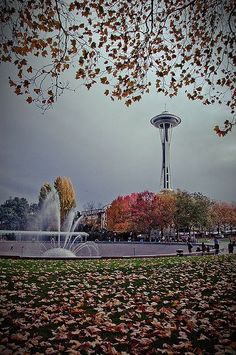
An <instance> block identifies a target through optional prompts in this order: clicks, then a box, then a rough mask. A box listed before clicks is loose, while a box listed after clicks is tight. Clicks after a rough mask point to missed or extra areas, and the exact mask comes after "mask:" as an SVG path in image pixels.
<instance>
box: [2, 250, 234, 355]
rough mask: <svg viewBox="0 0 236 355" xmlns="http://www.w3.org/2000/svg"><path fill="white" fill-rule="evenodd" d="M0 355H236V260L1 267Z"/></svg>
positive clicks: (206, 258)
mask: <svg viewBox="0 0 236 355" xmlns="http://www.w3.org/2000/svg"><path fill="white" fill-rule="evenodd" d="M0 271H1V274H0V281H1V284H0V299H1V303H0V353H1V354H2V355H6V354H109V355H115V354H122V355H125V354H134V355H135V354H174V355H175V354H188V355H190V354H236V341H235V340H234V339H235V338H236V336H235V335H236V321H235V310H236V305H235V295H236V285H235V273H236V258H235V256H203V257H191V258H184V257H182V258H180V257H179V258H178V257H176V258H161V259H136V260H131V259H129V260H128V259H126V260H124V259H123V260H73V261H72V260H68V261H62V260H60V261H56V260H54V261H53V260H51V261H43V260H42V261H39V260H3V259H2V260H0Z"/></svg>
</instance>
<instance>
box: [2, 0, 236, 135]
mask: <svg viewBox="0 0 236 355" xmlns="http://www.w3.org/2000/svg"><path fill="white" fill-rule="evenodd" d="M235 8H236V6H235V1H234V0H150V1H147V0H138V1H128V0H110V1H109V0H75V1H71V0H69V1H67V0H24V1H23V0H8V1H2V2H1V4H0V13H1V15H0V21H1V32H0V62H9V63H11V64H12V65H13V66H15V68H16V71H15V74H13V75H11V77H9V83H10V86H11V87H12V88H13V90H14V92H15V93H16V94H17V95H24V96H25V98H26V101H27V102H28V103H32V102H34V103H36V105H39V106H40V107H42V108H43V109H47V108H48V107H50V106H51V105H52V104H53V103H54V102H55V101H56V100H57V99H58V98H59V96H60V95H61V94H62V93H63V92H64V91H65V90H66V89H69V90H71V89H73V84H72V83H71V82H68V78H67V77H66V75H65V74H66V72H67V71H68V70H72V71H73V72H74V77H75V79H76V80H77V81H79V83H81V84H83V85H85V86H86V87H87V88H88V89H90V88H91V87H92V86H93V85H95V84H97V83H100V84H103V85H104V87H105V91H104V94H105V95H107V96H109V97H110V98H111V99H112V100H114V99H118V100H124V102H125V104H126V105H127V106H129V105H131V104H132V103H134V102H136V101H139V100H140V99H141V98H142V96H143V95H144V94H145V93H148V92H149V90H150V88H151V86H154V87H155V89H156V91H157V92H158V93H164V94H165V95H168V96H169V97H173V96H176V95H177V94H178V92H179V90H182V89H184V90H185V93H186V95H187V97H188V98H189V99H190V100H200V101H202V102H203V104H205V105H209V104H214V103H218V104H223V105H226V106H228V107H229V109H230V111H231V114H232V115H233V114H234V110H235V72H234V66H235V55H234V48H235V27H234V26H235ZM234 124H235V121H234V118H232V117H231V118H230V117H229V118H228V119H227V120H225V122H224V128H223V129H220V128H219V126H216V127H215V131H216V133H217V134H219V135H225V134H226V133H227V132H228V131H230V130H231V129H232V126H233V125H234Z"/></svg>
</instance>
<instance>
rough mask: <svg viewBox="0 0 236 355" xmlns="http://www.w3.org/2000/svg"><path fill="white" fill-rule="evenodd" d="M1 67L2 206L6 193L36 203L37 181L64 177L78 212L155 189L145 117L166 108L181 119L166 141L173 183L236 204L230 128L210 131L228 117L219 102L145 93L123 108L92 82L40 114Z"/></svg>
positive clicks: (157, 155)
mask: <svg viewBox="0 0 236 355" xmlns="http://www.w3.org/2000/svg"><path fill="white" fill-rule="evenodd" d="M8 75H9V73H7V66H5V65H4V66H2V67H1V70H0V91H1V92H0V97H1V120H0V132H1V133H0V160H1V172H0V203H2V202H4V201H5V200H6V199H8V198H9V197H10V196H12V197H15V196H19V197H26V198H27V199H28V200H29V201H30V202H37V201H38V194H39V190H40V187H41V185H42V184H43V183H44V182H46V181H48V182H51V183H52V182H53V181H54V180H55V178H56V177H57V176H59V175H60V176H68V177H70V179H71V181H72V183H73V185H74V187H75V189H76V193H77V203H78V209H83V206H84V205H85V204H86V203H87V202H90V201H95V202H97V203H101V204H102V205H105V204H107V203H110V202H111V201H112V200H113V199H114V198H116V197H117V196H118V195H124V194H129V193H131V192H140V191H144V190H149V191H153V192H158V191H159V189H160V172H161V144H160V137H159V132H158V130H157V129H155V128H154V127H153V126H152V125H151V124H150V119H151V118H152V117H153V116H155V115H157V114H159V113H161V112H162V111H163V110H164V109H165V104H166V106H167V110H168V111H169V112H171V113H174V114H176V115H178V116H180V117H181V119H182V123H181V124H180V125H179V126H178V127H176V128H174V129H173V136H172V142H171V168H172V184H173V187H174V188H180V189H182V190H187V191H189V192H195V191H196V192H202V193H203V194H205V195H207V196H208V197H210V198H213V199H216V200H223V201H236V188H235V177H236V140H235V137H236V129H235V130H234V131H233V133H231V134H228V135H227V136H226V137H225V138H219V137H217V136H216V135H215V133H214V132H213V127H214V125H215V124H219V123H223V121H224V119H227V118H229V117H230V116H229V115H228V114H229V113H228V111H227V110H226V109H224V108H223V107H220V106H218V105H214V106H203V105H202V104H201V103H200V102H191V101H188V100H187V99H186V98H185V96H184V95H183V94H180V95H179V96H178V97H177V98H174V99H168V98H166V97H164V96H162V95H160V94H156V93H155V92H154V90H153V92H152V93H150V94H146V96H144V98H143V99H142V100H141V101H140V102H139V103H136V104H135V105H133V106H131V107H129V108H127V107H126V106H125V105H124V103H122V102H120V101H119V102H112V101H110V99H109V98H107V97H106V96H104V95H103V91H104V87H101V86H98V87H96V88H95V89H92V90H90V91H87V89H83V88H82V89H81V91H80V92H79V93H78V94H74V93H71V92H68V93H66V94H64V96H62V97H61V100H60V101H59V102H58V103H56V104H55V106H54V108H53V109H52V110H49V111H47V112H46V113H45V114H44V115H42V113H41V111H40V110H39V109H37V108H36V107H35V106H33V105H28V104H27V103H25V101H24V99H23V98H22V97H17V96H15V94H14V93H12V91H11V90H10V88H9V87H8V82H7V77H8Z"/></svg>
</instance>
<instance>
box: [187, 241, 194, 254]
mask: <svg viewBox="0 0 236 355" xmlns="http://www.w3.org/2000/svg"><path fill="white" fill-rule="evenodd" d="M187 246H188V252H189V253H192V247H193V246H192V244H191V243H190V241H188V243H187Z"/></svg>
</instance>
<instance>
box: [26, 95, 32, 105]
mask: <svg viewBox="0 0 236 355" xmlns="http://www.w3.org/2000/svg"><path fill="white" fill-rule="evenodd" d="M26 101H27V102H28V104H31V103H32V102H33V99H32V97H31V96H28V98H27V99H26Z"/></svg>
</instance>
